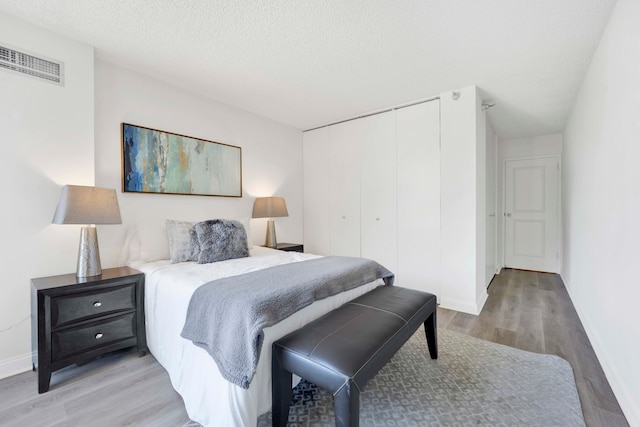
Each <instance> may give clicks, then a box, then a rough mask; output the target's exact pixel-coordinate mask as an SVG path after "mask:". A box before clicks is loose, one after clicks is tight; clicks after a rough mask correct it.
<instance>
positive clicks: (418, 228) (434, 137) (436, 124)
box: [396, 100, 440, 295]
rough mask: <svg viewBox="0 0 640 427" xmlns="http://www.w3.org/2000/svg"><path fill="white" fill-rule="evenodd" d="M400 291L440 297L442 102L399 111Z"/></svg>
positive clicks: (398, 282)
mask: <svg viewBox="0 0 640 427" xmlns="http://www.w3.org/2000/svg"><path fill="white" fill-rule="evenodd" d="M396 114H397V145H398V158H397V164H398V272H397V273H398V274H397V275H398V280H397V284H398V286H404V287H408V288H413V289H418V290H423V291H426V292H431V293H433V294H435V295H439V294H440V289H439V288H440V101H438V100H435V101H430V102H425V103H422V104H417V105H413V106H410V107H405V108H400V109H398V110H396Z"/></svg>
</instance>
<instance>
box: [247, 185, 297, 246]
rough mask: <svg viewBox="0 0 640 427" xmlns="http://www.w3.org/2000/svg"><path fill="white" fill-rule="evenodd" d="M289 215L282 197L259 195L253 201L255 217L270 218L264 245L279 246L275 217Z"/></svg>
mask: <svg viewBox="0 0 640 427" xmlns="http://www.w3.org/2000/svg"><path fill="white" fill-rule="evenodd" d="M282 216H289V212H287V205H286V203H285V202H284V198H282V197H258V198H257V199H256V201H255V202H254V203H253V215H252V217H253V218H269V220H268V221H267V235H266V237H265V241H264V245H265V246H266V247H268V248H275V247H276V246H277V244H278V243H277V240H276V224H275V222H274V221H273V218H276V217H282Z"/></svg>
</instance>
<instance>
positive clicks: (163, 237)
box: [136, 219, 169, 262]
mask: <svg viewBox="0 0 640 427" xmlns="http://www.w3.org/2000/svg"><path fill="white" fill-rule="evenodd" d="M136 235H137V236H138V242H139V243H140V259H141V260H143V261H146V262H151V261H159V260H161V259H169V240H168V239H167V231H166V229H165V226H164V221H163V220H161V219H151V220H149V219H148V220H138V221H136Z"/></svg>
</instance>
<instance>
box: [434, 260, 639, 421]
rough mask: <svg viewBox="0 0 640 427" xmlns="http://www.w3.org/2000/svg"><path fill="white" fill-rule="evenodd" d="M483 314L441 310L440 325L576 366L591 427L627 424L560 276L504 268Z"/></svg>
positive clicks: (491, 290)
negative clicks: (554, 357) (476, 314)
mask: <svg viewBox="0 0 640 427" xmlns="http://www.w3.org/2000/svg"><path fill="white" fill-rule="evenodd" d="M488 292H489V298H488V299H487V302H486V304H485V306H484V308H483V310H482V312H481V313H480V315H479V316H473V315H470V314H465V313H460V312H456V311H451V310H446V309H442V308H440V309H438V316H439V317H438V327H439V328H444V329H450V330H452V331H456V332H461V333H463V334H467V335H470V336H473V337H476V338H480V339H483V340H487V341H493V342H496V343H499V344H504V345H508V346H511V347H515V348H519V349H522V350H527V351H532V352H535V353H546V354H555V355H557V356H560V357H562V358H563V359H565V360H567V361H568V362H569V363H570V364H571V366H572V367H573V374H574V376H575V379H576V385H577V388H578V394H579V396H580V402H581V404H582V411H583V414H584V418H585V422H586V424H587V426H593V427H599V426H607V427H610V426H612V427H613V426H628V425H629V424H628V423H627V420H626V418H625V417H624V414H623V413H622V410H621V409H620V406H619V405H618V401H617V400H616V398H615V396H614V394H613V392H612V391H611V387H610V386H609V382H608V381H607V379H606V377H605V375H604V372H603V371H602V367H601V366H600V363H599V362H598V359H597V358H596V355H595V353H594V351H593V348H592V347H591V344H590V342H589V339H588V338H587V334H586V333H585V331H584V328H583V327H582V323H581V322H580V319H579V318H578V314H577V313H576V311H575V308H574V307H573V304H572V303H571V299H570V298H569V294H568V293H567V291H566V289H565V287H564V284H563V283H562V279H561V278H560V276H558V275H557V274H549V273H538V272H532V271H523V270H512V269H504V270H502V273H500V274H499V275H496V276H495V277H494V279H493V281H492V282H491V285H490V286H489V290H488Z"/></svg>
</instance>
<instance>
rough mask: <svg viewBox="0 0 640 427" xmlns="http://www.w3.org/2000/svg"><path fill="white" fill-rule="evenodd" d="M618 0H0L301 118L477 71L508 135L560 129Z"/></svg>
mask: <svg viewBox="0 0 640 427" xmlns="http://www.w3.org/2000/svg"><path fill="white" fill-rule="evenodd" d="M614 3H615V0H322V1H313V0H264V1H259V0H253V1H249V0H190V1H184V0H65V1H62V0H0V12H4V13H7V14H9V15H13V16H16V17H19V18H22V19H24V20H26V21H28V22H31V23H33V24H36V25H38V26H41V27H44V28H47V29H50V30H52V31H54V32H57V33H60V34H63V35H66V36H68V37H71V38H73V39H76V40H79V41H82V42H85V43H87V44H90V45H93V46H95V49H96V55H97V57H98V58H100V59H102V60H105V61H109V62H113V63H115V64H118V65H121V66H124V67H126V68H129V69H133V70H136V71H138V72H140V73H143V74H147V75H149V76H153V77H155V78H157V79H160V80H163V81H167V82H171V83H172V84H174V85H176V86H179V87H182V88H184V89H187V90H189V91H192V92H195V93H198V94H201V95H204V96H207V97H209V98H211V99H214V100H217V101H221V102H224V103H227V104H230V105H234V106H236V107H239V108H242V109H244V110H248V111H251V112H253V113H256V114H259V115H262V116H266V117H269V118H271V119H274V120H277V121H279V122H282V123H286V124H289V125H291V126H294V127H297V128H300V129H308V128H312V127H316V126H319V125H323V124H327V123H331V122H334V121H337V120H340V119H344V118H347V117H353V116H357V115H360V114H363V113H367V112H371V111H375V110H379V109H382V108H385V107H389V106H394V105H399V104H403V103H407V102H410V101H413V100H417V99H422V98H427V97H431V96H434V95H438V94H439V93H442V92H446V91H449V90H454V89H457V88H461V87H465V86H469V85H474V84H475V85H477V86H478V87H479V88H480V89H481V91H482V94H483V97H484V99H486V100H491V101H493V102H495V103H496V106H495V107H494V108H492V109H490V110H489V111H488V114H489V117H490V120H491V122H492V123H493V125H494V127H495V129H496V131H497V133H498V134H499V135H501V136H502V137H503V138H514V137H524V136H532V135H541V134H547V133H556V132H561V131H562V130H563V128H564V123H565V121H566V119H567V116H568V114H569V111H570V108H571V106H572V105H573V101H574V99H575V96H576V95H577V91H578V89H579V86H580V84H581V82H582V78H583V76H584V74H585V72H586V69H587V66H588V64H589V61H590V60H591V57H592V55H593V52H594V50H595V47H596V46H597V43H598V40H599V38H600V35H601V34H602V31H603V29H604V26H605V25H606V22H607V20H608V17H609V15H610V12H611V9H612V7H613V5H614ZM41 53H42V54H43V55H46V52H41Z"/></svg>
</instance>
